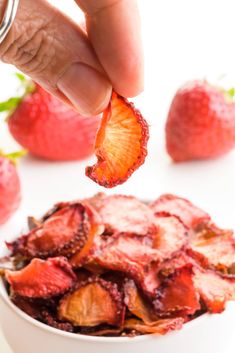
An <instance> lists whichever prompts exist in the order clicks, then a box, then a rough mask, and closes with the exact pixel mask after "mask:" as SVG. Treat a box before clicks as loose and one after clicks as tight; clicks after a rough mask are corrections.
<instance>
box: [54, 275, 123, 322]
mask: <svg viewBox="0 0 235 353" xmlns="http://www.w3.org/2000/svg"><path fill="white" fill-rule="evenodd" d="M124 309H125V308H124V305H123V304H122V296H121V294H120V293H119V291H118V288H117V285H116V284H113V283H110V282H107V281H104V280H103V279H90V280H88V281H87V282H85V283H81V284H80V285H79V288H78V289H76V290H75V291H74V292H72V293H71V294H68V295H67V296H65V297H64V298H63V299H62V300H61V302H60V305H59V318H60V319H62V320H66V321H69V322H71V323H72V324H73V325H74V326H89V327H92V326H98V325H100V324H104V323H107V324H110V325H114V326H115V325H117V326H120V325H121V324H122V322H123V318H124Z"/></svg>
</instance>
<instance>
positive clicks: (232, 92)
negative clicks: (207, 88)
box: [223, 87, 235, 103]
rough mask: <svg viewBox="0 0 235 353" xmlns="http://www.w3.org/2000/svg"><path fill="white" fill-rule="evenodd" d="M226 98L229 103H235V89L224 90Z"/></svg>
mask: <svg viewBox="0 0 235 353" xmlns="http://www.w3.org/2000/svg"><path fill="white" fill-rule="evenodd" d="M223 93H224V97H225V99H226V101H227V102H228V103H234V102H235V87H232V88H229V89H228V90H226V89H223Z"/></svg>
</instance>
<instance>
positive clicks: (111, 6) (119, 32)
mask: <svg viewBox="0 0 235 353" xmlns="http://www.w3.org/2000/svg"><path fill="white" fill-rule="evenodd" d="M4 3H5V0H0V12H1V10H3V8H4ZM76 3H77V4H78V6H79V7H80V8H81V9H82V10H83V11H84V13H85V15H86V27H87V33H86V32H85V31H83V30H82V29H81V28H80V27H79V26H78V25H77V24H76V23H74V22H73V21H72V20H71V19H69V18H68V17H66V16H65V15H64V14H63V13H61V12H59V11H58V10H57V9H56V8H54V7H53V6H51V5H50V4H49V3H48V2H46V0H34V1H32V0H21V1H20V5H19V9H18V13H17V17H16V19H15V22H14V24H13V26H12V29H11V31H10V32H9V34H8V36H7V37H6V38H5V40H4V41H3V43H2V44H1V45H0V59H1V60H2V61H3V62H6V63H10V64H13V65H15V66H16V67H17V68H18V69H20V70H21V71H23V72H24V73H26V74H27V75H29V76H30V77H32V79H33V80H35V81H36V82H38V83H39V84H41V85H42V86H43V87H44V88H45V89H46V90H48V91H49V92H50V93H52V94H54V95H56V96H57V97H59V98H60V99H63V100H64V101H66V102H68V103H70V104H72V105H73V106H75V107H76V108H77V110H78V111H79V112H80V113H81V114H83V115H94V114H97V113H100V112H101V111H102V110H104V109H105V107H106V106H107V104H108V102H109V100H110V96H111V91H112V88H114V90H115V91H116V92H117V93H119V94H121V95H123V96H125V97H132V96H135V95H137V94H138V93H140V92H141V91H142V89H143V58H142V47H141V40H140V21H139V14H138V9H137V4H136V1H135V0H99V1H96V0H76Z"/></svg>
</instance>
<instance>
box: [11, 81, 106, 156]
mask: <svg viewBox="0 0 235 353" xmlns="http://www.w3.org/2000/svg"><path fill="white" fill-rule="evenodd" d="M35 87H36V88H35V90H34V91H33V92H32V93H29V94H28V95H27V96H26V97H25V98H23V100H22V101H21V103H20V104H19V106H18V107H17V108H16V110H15V111H14V112H13V113H12V114H11V116H10V117H9V119H8V127H9V130H10V133H11V134H12V136H13V137H14V139H15V140H16V141H17V142H18V143H19V144H20V145H21V146H23V147H24V148H25V149H27V150H28V151H29V152H30V153H32V154H33V155H35V156H37V157H41V158H45V159H49V160H58V161H59V160H65V161H66V160H80V159H84V158H86V157H88V156H90V155H91V154H92V153H93V152H94V143H95V136H96V132H97V130H98V127H99V124H100V117H83V116H81V115H80V114H78V113H77V112H76V111H75V110H73V109H72V108H70V107H69V106H67V105H66V104H64V103H63V102H61V101H60V100H58V99H57V98H55V97H53V96H52V95H50V94H49V93H48V92H46V91H45V90H44V89H43V88H41V87H40V86H39V85H37V84H35Z"/></svg>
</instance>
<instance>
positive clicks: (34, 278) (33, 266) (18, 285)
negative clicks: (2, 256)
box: [5, 257, 76, 299]
mask: <svg viewBox="0 0 235 353" xmlns="http://www.w3.org/2000/svg"><path fill="white" fill-rule="evenodd" d="M5 275H6V280H7V281H8V283H9V284H10V285H11V288H12V290H13V292H14V293H15V294H16V295H20V296H22V297H27V298H44V299H46V298H50V297H53V296H57V295H60V294H63V293H65V292H66V291H67V290H69V289H70V288H72V286H73V285H74V283H75V281H76V275H75V274H74V272H73V271H72V269H71V266H70V265H69V263H68V261H67V260H66V259H65V258H63V257H55V258H51V259H47V260H46V261H44V260H40V259H33V260H32V261H31V263H30V264H29V265H28V266H26V267H25V268H23V269H22V270H20V271H9V270H8V271H6V272H5Z"/></svg>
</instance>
